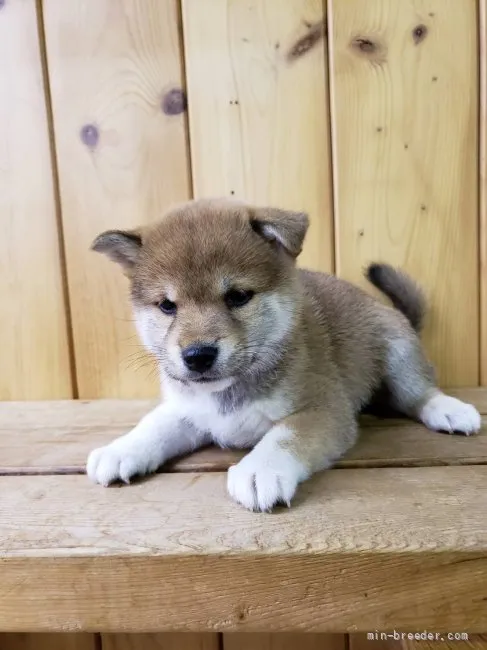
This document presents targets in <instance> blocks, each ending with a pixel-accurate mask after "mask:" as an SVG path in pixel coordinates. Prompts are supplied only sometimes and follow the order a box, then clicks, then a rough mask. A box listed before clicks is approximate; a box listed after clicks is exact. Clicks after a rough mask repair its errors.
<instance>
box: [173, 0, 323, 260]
mask: <svg viewBox="0 0 487 650" xmlns="http://www.w3.org/2000/svg"><path fill="white" fill-rule="evenodd" d="M182 6H183V24H184V43H185V53H186V70H187V78H188V99H189V118H190V119H189V122H190V134H191V154H192V164H193V167H192V169H193V180H194V189H195V195H196V196H197V197H204V196H215V195H216V196H235V197H237V198H242V199H244V200H248V201H252V202H255V203H259V204H273V205H278V206H284V207H289V208H295V209H300V210H306V211H308V213H309V214H310V218H311V228H310V232H309V235H308V238H307V241H306V243H305V248H304V250H303V253H302V256H301V258H300V263H301V265H305V266H309V267H313V268H316V269H321V270H331V269H333V244H332V239H333V224H332V221H333V220H332V200H331V191H332V190H331V156H330V146H329V126H330V125H329V113H328V90H327V88H328V85H327V65H326V51H325V46H324V40H323V38H322V36H323V20H324V16H323V2H322V1H321V0H290V1H288V2H282V0H234V1H233V2H227V1H226V0H212V2H194V1H193V0H183V3H182ZM293 53H294V54H293Z"/></svg>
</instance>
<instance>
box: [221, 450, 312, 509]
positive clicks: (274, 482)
mask: <svg viewBox="0 0 487 650" xmlns="http://www.w3.org/2000/svg"><path fill="white" fill-rule="evenodd" d="M307 476H308V472H307V471H306V468H305V467H304V465H303V464H302V463H301V462H300V461H298V460H297V459H296V458H295V457H294V456H293V455H292V454H291V452H289V451H287V450H285V449H282V448H280V447H278V446H276V447H273V448H272V449H266V450H265V451H264V450H261V449H259V448H258V447H257V448H255V449H254V450H253V451H251V452H250V454H248V455H247V456H245V458H243V459H242V460H241V461H240V462H239V463H238V464H237V465H234V466H233V467H230V469H229V470H228V481H227V487H228V492H229V493H230V496H231V497H232V498H233V499H234V500H235V501H237V502H238V503H240V504H241V505H243V506H245V508H248V509H249V510H254V511H261V512H270V511H271V510H272V508H273V507H274V506H275V505H277V504H279V503H281V504H286V505H287V506H288V507H289V506H290V505H291V499H292V498H293V496H294V493H295V492H296V488H297V486H298V483H300V482H301V481H303V480H304V479H305V478H307Z"/></svg>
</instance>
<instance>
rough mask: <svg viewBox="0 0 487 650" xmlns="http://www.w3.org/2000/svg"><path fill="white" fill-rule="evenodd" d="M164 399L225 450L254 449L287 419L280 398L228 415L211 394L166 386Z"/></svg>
mask: <svg viewBox="0 0 487 650" xmlns="http://www.w3.org/2000/svg"><path fill="white" fill-rule="evenodd" d="M164 399H165V401H168V402H169V403H170V404H171V406H172V407H173V408H176V409H177V410H178V411H179V412H180V414H181V416H182V417H183V418H184V419H186V420H188V421H189V422H191V423H192V424H193V426H194V427H195V428H196V429H198V430H199V431H206V432H208V434H209V436H210V438H211V440H212V441H213V442H215V443H216V444H218V445H220V446H221V447H243V448H245V447H250V446H253V445H255V444H256V443H257V442H258V441H259V440H260V439H261V438H262V436H263V435H264V434H265V433H266V432H267V431H269V429H270V428H271V427H272V426H273V424H274V422H275V421H276V420H277V419H279V418H281V417H283V416H284V410H285V409H284V408H283V407H284V404H282V401H281V400H280V399H279V398H278V397H274V398H273V399H266V400H256V401H253V402H249V403H244V404H243V405H241V406H239V407H237V408H235V409H233V410H229V411H226V412H222V409H221V404H220V403H219V401H218V399H217V398H216V397H215V395H214V394H212V393H211V392H210V391H206V390H204V389H203V390H195V391H188V392H187V391H185V390H183V391H181V390H178V389H175V387H173V386H167V385H165V386H164Z"/></svg>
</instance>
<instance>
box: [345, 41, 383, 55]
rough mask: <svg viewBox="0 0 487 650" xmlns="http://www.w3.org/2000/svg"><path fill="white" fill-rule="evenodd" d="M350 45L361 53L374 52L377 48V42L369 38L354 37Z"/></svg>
mask: <svg viewBox="0 0 487 650" xmlns="http://www.w3.org/2000/svg"><path fill="white" fill-rule="evenodd" d="M351 46H352V47H353V48H354V49H355V50H359V51H360V52H362V53H363V54H374V53H375V52H376V51H377V49H378V46H377V44H376V43H374V41H371V40H370V38H361V37H359V38H354V39H353V41H352V42H351Z"/></svg>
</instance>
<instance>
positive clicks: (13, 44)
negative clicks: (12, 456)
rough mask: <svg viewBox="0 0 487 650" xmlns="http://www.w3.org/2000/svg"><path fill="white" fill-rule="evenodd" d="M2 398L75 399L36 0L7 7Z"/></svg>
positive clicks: (2, 86)
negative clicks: (73, 396) (73, 397)
mask: <svg viewBox="0 0 487 650" xmlns="http://www.w3.org/2000/svg"><path fill="white" fill-rule="evenodd" d="M0 61H1V65H0V219H1V225H2V237H1V241H0V301H1V304H2V317H1V318H0V340H1V341H2V352H1V359H2V362H1V363H2V372H1V373H0V399H3V400H10V399H52V398H65V397H71V396H72V383H71V368H70V354H69V342H68V329H67V319H66V304H65V300H64V295H63V280H62V268H61V261H60V246H59V236H58V230H57V219H56V203H55V197H54V187H53V175H52V166H51V162H52V161H51V153H50V144H49V129H48V120H47V111H46V98H45V95H44V87H43V86H44V84H43V74H42V63H41V51H40V44H39V36H38V25H37V15H36V3H35V2H7V3H5V4H3V3H2V5H1V7H0Z"/></svg>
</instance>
